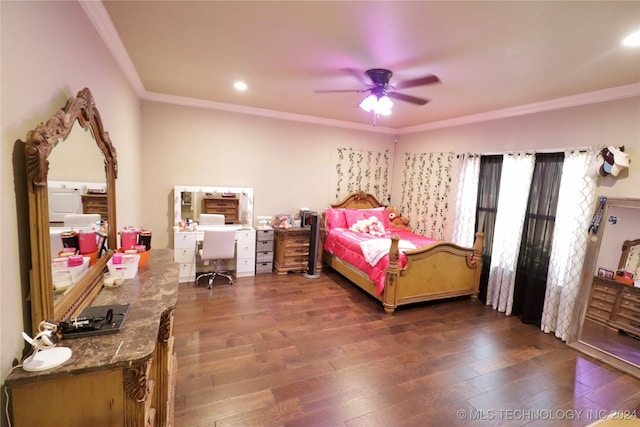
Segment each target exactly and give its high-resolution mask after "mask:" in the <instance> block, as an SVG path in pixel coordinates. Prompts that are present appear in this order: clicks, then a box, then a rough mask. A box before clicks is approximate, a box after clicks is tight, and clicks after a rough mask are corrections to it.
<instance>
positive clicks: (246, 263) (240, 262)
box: [236, 258, 256, 277]
mask: <svg viewBox="0 0 640 427" xmlns="http://www.w3.org/2000/svg"><path fill="white" fill-rule="evenodd" d="M255 271H256V263H255V259H254V258H251V259H237V260H236V276H237V277H242V276H253V275H254V274H255Z"/></svg>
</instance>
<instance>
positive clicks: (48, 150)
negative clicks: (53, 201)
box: [24, 88, 117, 331]
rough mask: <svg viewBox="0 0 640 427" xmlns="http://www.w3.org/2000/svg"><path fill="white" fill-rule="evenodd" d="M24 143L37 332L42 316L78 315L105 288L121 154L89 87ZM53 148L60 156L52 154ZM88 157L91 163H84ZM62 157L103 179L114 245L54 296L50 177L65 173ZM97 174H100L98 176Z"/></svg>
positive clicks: (108, 233) (76, 178)
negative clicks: (88, 153)
mask: <svg viewBox="0 0 640 427" xmlns="http://www.w3.org/2000/svg"><path fill="white" fill-rule="evenodd" d="M71 134H72V136H71V139H70V135H71ZM75 140H77V141H78V142H76V143H77V144H80V146H81V147H76V149H74V148H73V146H74V142H71V141H75ZM24 143H25V153H26V163H27V167H26V171H27V194H28V199H29V223H30V226H29V230H30V240H31V286H30V291H31V295H30V298H31V327H32V330H34V331H35V330H36V329H37V327H38V324H39V323H40V322H41V321H42V320H64V319H67V318H69V317H71V316H74V315H77V314H78V313H79V312H80V310H82V308H84V307H85V306H87V305H89V304H90V303H91V301H92V300H93V299H94V298H95V296H96V295H97V294H98V292H100V289H101V284H102V280H101V278H102V273H103V272H104V270H105V268H106V264H107V261H108V260H109V258H110V256H111V254H112V253H113V249H115V248H116V244H117V243H116V224H115V221H116V202H115V200H116V187H115V180H116V177H117V159H116V151H115V148H114V147H113V145H112V144H111V140H110V139H109V134H108V133H107V132H105V130H104V128H103V126H102V121H101V119H100V114H99V112H98V110H97V108H96V106H95V101H94V99H93V95H92V94H91V92H90V91H89V89H87V88H85V89H83V90H81V91H80V92H78V94H77V96H76V97H75V98H72V99H70V100H69V101H68V102H67V105H66V106H65V107H64V108H63V109H62V110H58V111H57V112H56V113H55V114H54V115H53V116H52V117H51V118H50V119H49V120H48V121H47V122H46V123H41V124H40V125H38V126H37V127H36V128H35V129H33V130H32V131H30V132H28V133H27V137H26V141H24ZM67 144H68V146H67V147H66V149H65V145H67ZM69 150H70V151H69ZM86 150H91V155H89V156H88V157H90V158H93V159H95V158H100V159H101V161H99V162H97V163H98V164H96V161H95V160H94V161H91V160H89V159H85V158H83V157H82V153H83V152H86ZM58 151H60V153H58ZM53 153H56V155H55V156H54V155H52V154H53ZM95 153H98V154H97V155H96V154H95ZM85 160H86V161H87V163H86V164H85V163H83V162H84V161H85ZM58 162H64V163H65V167H64V168H67V169H68V168H69V165H75V164H77V165H78V166H77V169H78V170H77V171H75V172H79V171H81V170H83V169H84V168H87V167H88V168H89V169H90V170H91V171H90V173H87V175H82V180H80V175H72V177H73V178H74V179H73V181H82V182H94V181H97V182H104V185H105V191H106V193H105V195H106V201H107V209H106V215H105V216H106V218H105V219H108V227H107V228H106V243H107V246H108V248H110V250H109V251H108V252H107V253H106V254H105V255H103V256H102V257H100V258H98V259H97V260H96V262H95V264H94V265H93V266H92V267H90V268H89V269H88V270H87V272H86V273H85V274H83V275H82V276H81V277H79V278H78V280H77V282H76V283H74V284H73V286H71V287H69V288H68V289H67V290H66V291H65V292H64V293H63V294H62V295H57V296H56V297H55V301H54V292H53V277H52V265H51V263H52V259H53V257H52V255H57V254H52V251H51V233H52V229H51V228H52V224H51V222H50V219H49V188H48V179H49V178H50V176H52V175H53V174H56V175H55V176H56V177H57V178H62V177H64V175H62V173H63V172H60V171H59V170H58V168H57V166H59V165H58V164H57V163H58ZM81 163H82V165H80V164H81ZM64 168H63V169H64ZM95 169H98V170H99V171H100V172H96V171H95ZM75 172H74V173H75ZM85 176H86V178H85ZM97 176H98V177H100V178H99V179H97V178H96V177H97Z"/></svg>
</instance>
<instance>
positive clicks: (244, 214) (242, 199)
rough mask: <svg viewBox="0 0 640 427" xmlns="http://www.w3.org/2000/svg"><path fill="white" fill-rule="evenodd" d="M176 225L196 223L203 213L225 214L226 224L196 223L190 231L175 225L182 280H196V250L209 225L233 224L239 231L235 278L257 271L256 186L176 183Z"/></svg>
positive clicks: (174, 189) (174, 213)
mask: <svg viewBox="0 0 640 427" xmlns="http://www.w3.org/2000/svg"><path fill="white" fill-rule="evenodd" d="M173 197H174V211H173V220H174V222H173V223H174V225H176V224H180V223H184V222H185V221H186V220H187V219H191V220H193V221H195V222H196V223H197V222H198V221H199V218H200V214H206V213H217V214H223V215H224V216H225V225H217V226H208V225H207V226H203V225H200V226H193V227H189V229H188V230H180V228H179V227H173V256H174V260H175V261H176V262H177V263H179V264H180V265H179V268H180V282H193V281H195V280H196V253H197V250H198V247H199V245H200V242H202V240H203V239H204V230H206V229H207V228H208V227H232V228H234V229H235V230H237V232H236V257H235V259H234V269H235V275H236V277H243V276H253V275H255V272H256V230H255V229H253V228H252V227H251V226H250V224H251V223H252V220H253V188H246V187H206V186H184V185H176V186H175V187H174V188H173Z"/></svg>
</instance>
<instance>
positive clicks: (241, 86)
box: [233, 82, 248, 90]
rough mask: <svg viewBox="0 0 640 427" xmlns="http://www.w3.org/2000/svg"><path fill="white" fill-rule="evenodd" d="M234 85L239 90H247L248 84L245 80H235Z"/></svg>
mask: <svg viewBox="0 0 640 427" xmlns="http://www.w3.org/2000/svg"><path fill="white" fill-rule="evenodd" d="M233 87H235V88H236V89H238V90H247V87H248V86H247V84H246V83H245V82H235V83H234V84H233Z"/></svg>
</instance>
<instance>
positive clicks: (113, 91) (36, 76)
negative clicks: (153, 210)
mask: <svg viewBox="0 0 640 427" xmlns="http://www.w3.org/2000/svg"><path fill="white" fill-rule="evenodd" d="M0 20H1V21H0V28H1V33H0V43H1V52H2V64H1V81H0V87H1V90H2V93H1V94H2V101H1V111H0V112H1V114H0V117H1V122H0V126H1V127H0V128H1V132H2V133H1V141H2V150H1V151H0V188H1V194H2V204H1V207H0V343H1V345H2V347H1V348H0V368H1V375H0V377H1V378H2V381H4V379H5V378H6V376H7V375H8V374H9V370H10V368H11V364H12V361H13V360H14V358H18V359H19V358H20V357H21V356H22V349H23V347H24V341H23V340H22V337H21V335H20V332H21V331H22V330H29V328H30V326H29V325H30V314H29V311H28V310H29V303H28V302H27V301H26V298H27V293H28V289H29V280H28V268H29V257H30V249H29V241H28V239H29V237H28V219H27V201H26V192H25V191H26V187H25V185H26V184H25V181H26V178H25V165H24V149H23V144H22V143H21V142H20V141H18V140H24V139H25V137H26V134H27V132H28V131H29V130H31V129H33V128H34V127H35V126H36V125H37V124H38V123H40V122H43V121H46V120H47V119H48V118H49V117H50V116H51V115H52V114H53V113H54V112H55V111H56V110H58V109H60V108H63V107H64V105H65V103H66V101H67V99H68V98H70V97H73V96H75V95H76V93H77V92H78V91H80V90H81V89H82V88H84V87H88V88H89V89H90V90H91V92H92V93H93V96H94V98H95V101H96V106H97V107H98V110H99V111H100V114H101V117H102V121H103V123H104V126H105V130H107V131H108V132H109V134H110V136H111V139H112V142H113V144H114V146H115V148H116V150H117V155H118V162H119V163H118V165H119V181H123V180H124V181H127V182H128V185H127V186H126V187H124V188H123V186H122V185H121V184H120V182H119V183H118V184H117V188H118V194H117V198H118V217H123V218H126V219H128V220H131V221H134V222H135V221H139V219H138V215H139V212H140V209H139V205H138V203H139V192H140V182H141V181H140V167H139V162H140V137H139V135H140V128H139V127H140V101H139V100H138V98H137V96H136V94H135V92H134V91H133V89H132V88H131V86H130V85H129V83H128V82H127V80H126V79H125V78H124V75H123V74H122V73H121V71H120V69H119V67H118V66H117V65H116V63H115V61H114V60H113V58H112V56H111V54H110V53H109V52H108V51H107V49H106V48H105V46H104V44H103V42H102V40H101V39H100V37H99V36H98V34H97V33H96V31H95V29H94V27H93V26H92V24H91V23H90V21H89V20H88V18H87V16H86V14H85V13H84V11H83V10H82V8H81V6H80V5H79V4H78V3H76V2H50V1H29V2H7V1H2V2H0ZM23 307H24V308H25V309H24V310H23ZM25 322H27V323H25ZM2 398H3V399H4V395H3V396H2ZM2 412H3V416H4V411H2Z"/></svg>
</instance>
